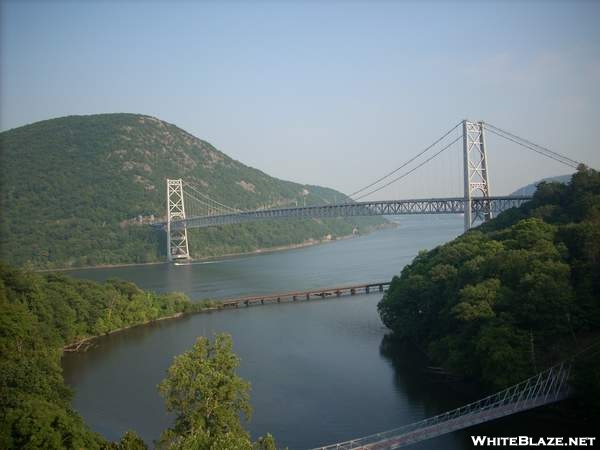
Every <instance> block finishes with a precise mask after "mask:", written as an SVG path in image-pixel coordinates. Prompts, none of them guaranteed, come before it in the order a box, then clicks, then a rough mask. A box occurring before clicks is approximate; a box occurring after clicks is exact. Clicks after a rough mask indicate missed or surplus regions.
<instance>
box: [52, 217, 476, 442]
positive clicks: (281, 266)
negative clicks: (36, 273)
mask: <svg viewBox="0 0 600 450" xmlns="http://www.w3.org/2000/svg"><path fill="white" fill-rule="evenodd" d="M399 224H400V226H399V227H398V228H393V229H385V230H381V231H378V232H376V233H372V234H370V235H366V236H361V237H358V238H353V239H347V240H340V241H335V242H331V243H327V244H324V245H319V246H312V247H306V248H301V249H294V250H288V251H281V252H274V253H264V254H257V255H252V256H241V257H235V258H229V259H223V260H216V261H207V262H202V263H195V264H191V265H186V266H171V265H168V264H162V265H148V266H131V267H121V268H108V269H89V270H80V271H74V272H71V275H74V276H77V277H81V278H88V279H94V280H100V281H101V280H105V279H108V278H113V277H117V278H122V279H126V280H130V281H133V282H135V283H136V284H137V285H138V286H140V287H141V288H144V289H151V290H155V291H159V292H164V291H180V292H184V293H186V294H187V295H189V296H190V297H191V298H192V299H194V300H198V299H203V298H226V297H235V296H243V295H250V294H262V293H272V292H284V291H295V290H305V289H311V288H314V287H327V286H337V285H346V284H352V283H361V282H371V281H384V280H389V279H391V278H392V276H393V275H396V274H399V273H400V271H401V269H402V267H403V266H404V265H406V264H407V263H409V262H410V261H411V260H412V258H413V257H414V256H415V255H416V254H417V252H418V251H419V250H423V249H431V248H433V247H435V246H436V245H439V244H441V243H443V242H446V241H448V240H450V239H452V238H454V237H455V236H457V235H458V234H460V233H461V232H462V227H463V219H462V217H460V216H429V217H428V216H414V217H403V218H401V219H400V220H399ZM380 299H381V294H380V293H376V294H370V295H364V296H355V297H342V298H336V299H327V300H314V301H313V300H311V301H309V302H295V303H286V304H273V305H265V306H260V307H250V308H240V309H238V310H228V311H220V312H213V313H206V314H198V315H193V316H188V317H185V318H183V319H178V320H170V321H163V322H158V323H156V324H153V325H149V326H144V327H139V328H134V329H131V330H127V331H125V332H121V333H118V334H114V335H110V336H106V337H103V338H101V339H98V340H97V341H96V343H95V346H94V347H93V348H91V349H90V350H88V351H87V352H85V353H72V354H66V355H65V357H64V358H63V368H64V375H65V380H66V382H67V383H68V384H69V385H71V386H72V387H73V388H74V389H75V398H74V401H73V405H74V408H75V409H76V410H78V411H79V412H80V413H81V415H82V416H83V417H84V419H85V420H86V422H87V423H88V424H90V426H91V427H92V428H93V429H94V430H96V431H98V432H100V433H101V434H102V435H104V436H105V437H107V438H108V439H111V440H117V439H118V438H119V437H120V436H121V435H122V434H123V433H124V432H125V431H127V430H128V429H133V430H136V431H137V432H138V433H139V434H140V435H141V436H142V437H143V438H144V439H145V440H146V442H148V443H152V441H153V440H155V439H157V438H158V437H159V435H160V433H161V431H162V430H164V429H165V428H166V427H168V426H169V425H170V423H171V420H172V418H171V417H170V416H169V415H168V414H167V413H166V412H165V409H164V404H163V401H162V398H161V397H160V396H159V394H158V392H157V390H156V385H157V384H158V383H159V382H160V381H161V379H162V378H164V376H165V371H166V369H167V368H168V367H169V365H170V364H171V362H172V360H173V357H174V356H175V355H178V354H180V353H182V352H184V351H186V350H187V349H189V348H190V347H191V345H192V344H193V342H194V341H195V339H196V337H197V336H200V335H203V336H212V335H213V333H215V332H227V333H230V334H231V335H232V336H233V340H234V350H235V352H236V353H237V354H238V355H239V356H240V358H241V366H240V369H239V373H240V375H241V376H242V377H243V378H245V379H246V380H248V381H250V383H251V384H252V391H251V402H252V406H253V416H252V420H251V422H250V423H249V425H248V429H249V430H250V432H251V434H252V436H253V437H254V438H256V437H257V436H259V435H261V434H264V433H267V432H270V433H272V434H273V435H274V436H275V438H276V440H277V443H278V446H287V447H289V449H290V450H294V449H305V448H312V447H315V446H317V445H324V444H328V443H333V442H337V441H341V440H347V439H351V438H354V437H358V436H363V435H367V434H372V433H376V432H379V431H383V430H386V429H390V428H394V427H398V426H400V425H403V424H406V423H410V422H413V421H417V420H420V419H423V418H425V417H428V416H431V415H434V414H436V413H439V412H442V411H444V410H446V409H449V408H452V407H455V406H459V405H460V404H462V403H465V401H466V398H465V396H464V394H462V395H461V394H458V393H454V392H453V391H452V390H449V389H448V388H447V386H445V385H444V384H441V383H439V382H436V380H433V379H431V378H430V377H428V376H425V375H424V371H423V369H424V365H425V364H426V363H425V362H424V361H423V360H422V358H421V357H420V356H419V355H415V354H413V353H411V352H409V351H405V352H404V353H403V354H401V355H400V356H398V355H397V354H396V355H395V356H394V357H391V356H389V355H388V354H387V352H386V351H384V349H383V348H382V345H381V344H382V340H383V337H384V336H385V334H386V332H387V331H386V329H385V327H383V325H382V324H381V321H380V320H379V317H378V315H377V308H376V306H377V303H378V302H379V300H380ZM470 434H471V433H469V432H467V431H463V432H458V433H454V434H451V435H447V436H442V437H439V438H436V439H433V440H431V441H426V442H423V443H421V444H418V445H417V446H415V447H413V448H415V449H439V448H443V449H449V450H456V449H464V448H471V444H470V438H469V436H470Z"/></svg>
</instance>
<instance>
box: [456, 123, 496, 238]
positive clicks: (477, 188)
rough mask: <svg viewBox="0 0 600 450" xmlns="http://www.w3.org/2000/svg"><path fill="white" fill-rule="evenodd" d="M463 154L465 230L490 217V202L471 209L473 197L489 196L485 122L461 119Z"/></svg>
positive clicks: (487, 197)
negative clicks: (477, 208) (478, 220)
mask: <svg viewBox="0 0 600 450" xmlns="http://www.w3.org/2000/svg"><path fill="white" fill-rule="evenodd" d="M463 156H464V163H463V166H464V175H465V190H464V199H465V231H467V230H469V229H470V228H471V226H473V222H475V220H477V219H481V220H489V219H491V218H492V212H491V211H490V203H489V202H483V208H482V209H481V210H477V211H473V209H472V199H473V197H483V198H484V199H489V198H490V182H489V174H488V163H487V148H486V145H485V124H484V123H483V122H470V121H468V120H463Z"/></svg>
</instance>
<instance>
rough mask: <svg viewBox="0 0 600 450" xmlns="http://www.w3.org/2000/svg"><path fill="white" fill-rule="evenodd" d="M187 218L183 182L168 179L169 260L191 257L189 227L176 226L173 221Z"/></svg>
mask: <svg viewBox="0 0 600 450" xmlns="http://www.w3.org/2000/svg"><path fill="white" fill-rule="evenodd" d="M176 220H185V204H184V202H183V182H182V180H181V179H178V180H170V179H167V257H168V258H169V261H174V260H177V259H189V258H190V252H189V249H188V239H187V228H186V227H185V226H183V227H181V228H180V227H175V228H173V227H172V225H171V222H172V221H176Z"/></svg>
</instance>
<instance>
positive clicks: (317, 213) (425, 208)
mask: <svg viewBox="0 0 600 450" xmlns="http://www.w3.org/2000/svg"><path fill="white" fill-rule="evenodd" d="M530 199H531V197H524V196H522V197H510V196H504V197H488V198H483V197H481V198H473V199H471V200H470V203H471V214H472V215H473V216H474V217H478V218H482V219H483V218H485V215H486V214H489V212H490V211H491V212H493V213H494V214H497V213H500V212H502V211H505V210H507V209H509V208H513V207H517V206H520V205H521V204H523V203H524V202H526V201H528V200H530ZM466 204H467V201H466V200H465V199H464V198H462V197H454V198H430V199H412V200H379V201H367V202H353V203H341V204H329V205H316V206H303V207H294V208H275V209H261V210H255V211H242V212H233V213H225V214H216V215H210V216H201V217H188V218H186V219H183V220H174V221H172V222H171V224H170V226H171V229H172V230H178V229H184V228H203V227H211V226H219V225H229V224H236V223H243V222H250V221H256V220H275V219H292V218H300V219H301V218H326V217H356V216H396V215H414V214H464V213H465V205H466Z"/></svg>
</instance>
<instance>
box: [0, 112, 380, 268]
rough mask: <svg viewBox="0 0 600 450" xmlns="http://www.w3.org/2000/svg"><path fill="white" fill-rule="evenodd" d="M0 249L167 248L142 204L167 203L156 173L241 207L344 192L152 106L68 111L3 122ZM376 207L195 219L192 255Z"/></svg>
mask: <svg viewBox="0 0 600 450" xmlns="http://www.w3.org/2000/svg"><path fill="white" fill-rule="evenodd" d="M0 170H1V174H0V175H1V176H0V183H1V185H0V188H1V189H0V191H1V207H2V215H1V218H0V234H1V241H0V257H1V258H2V259H4V260H5V261H8V262H10V263H11V264H18V265H22V264H25V263H30V264H32V265H33V266H34V267H37V268H53V267H74V266H83V265H98V264H111V263H133V262H149V261H158V260H161V259H164V258H165V256H164V253H165V249H164V243H163V242H162V240H163V239H164V237H163V236H161V235H160V234H159V233H157V232H155V231H153V230H151V229H150V227H148V226H147V225H143V224H139V223H137V220H136V219H137V218H138V217H139V216H142V218H144V219H145V220H148V219H149V218H150V216H154V217H155V218H160V217H162V216H164V215H165V203H166V199H165V195H166V193H165V182H166V181H165V180H166V178H183V179H185V180H186V181H188V182H190V183H192V184H194V185H196V186H198V187H199V188H201V189H202V191H203V192H204V193H206V195H208V196H210V197H212V198H215V199H218V200H219V201H221V202H223V203H225V204H227V205H230V206H232V207H236V208H240V209H246V208H256V207H265V206H267V207H275V206H282V205H289V204H295V203H296V202H298V203H299V204H302V203H303V202H304V201H305V202H306V204H318V203H324V202H332V201H334V200H335V199H337V200H342V199H345V197H344V196H343V194H341V193H339V192H336V191H334V190H332V189H327V188H323V187H318V186H308V185H300V184H297V183H291V182H287V181H282V180H278V179H276V178H273V177H270V176H268V175H266V174H265V173H263V172H261V171H259V170H256V169H253V168H250V167H247V166H245V165H243V164H242V163H240V162H238V161H235V160H233V159H231V158H229V157H228V156H227V155H225V154H224V153H222V152H220V151H218V150H217V149H215V148H214V147H213V146H211V145H210V144H209V143H207V142H205V141H202V140H200V139H198V138H196V137H194V136H192V135H191V134H189V133H187V132H185V131H183V130H181V129H179V128H177V127H176V126H174V125H171V124H168V123H166V122H163V121H161V120H158V119H156V118H153V117H148V116H142V115H137V114H101V115H92V116H69V117H63V118H58V119H52V120H46V121H43V122H37V123H34V124H31V125H27V126H24V127H20V128H16V129H13V130H9V131H5V132H3V133H1V134H0ZM381 223H383V220H382V219H379V218H363V219H352V220H349V219H348V220H347V219H327V220H304V221H285V222H268V223H267V222H263V223H253V224H245V225H235V226H226V227H220V228H218V229H216V228H215V229H204V230H192V232H191V236H190V241H191V251H192V255H193V256H195V257H202V256H215V255H221V254H225V253H232V252H246V251H251V250H254V249H257V248H265V247H271V246H280V245H287V244H292V243H301V242H303V241H305V240H307V239H319V238H322V237H323V236H325V235H327V234H332V235H333V236H340V235H345V234H349V233H351V232H352V230H353V228H354V227H355V226H358V227H359V229H361V230H363V229H365V228H366V227H369V226H372V225H376V224H381Z"/></svg>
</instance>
